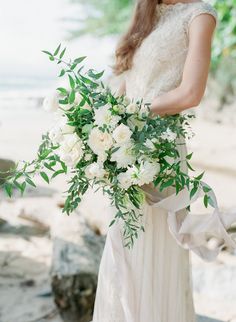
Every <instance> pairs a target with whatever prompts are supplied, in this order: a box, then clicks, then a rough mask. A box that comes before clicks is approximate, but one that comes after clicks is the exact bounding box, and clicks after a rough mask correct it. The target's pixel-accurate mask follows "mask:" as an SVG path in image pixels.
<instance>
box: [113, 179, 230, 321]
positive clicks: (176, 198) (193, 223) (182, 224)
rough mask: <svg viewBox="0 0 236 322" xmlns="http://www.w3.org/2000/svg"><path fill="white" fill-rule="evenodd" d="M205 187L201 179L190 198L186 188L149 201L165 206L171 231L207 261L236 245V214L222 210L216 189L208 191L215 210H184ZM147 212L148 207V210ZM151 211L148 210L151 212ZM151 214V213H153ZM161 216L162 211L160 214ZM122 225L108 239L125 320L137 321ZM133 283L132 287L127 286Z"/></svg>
mask: <svg viewBox="0 0 236 322" xmlns="http://www.w3.org/2000/svg"><path fill="white" fill-rule="evenodd" d="M203 186H208V185H207V184H206V183H204V182H203V181H201V185H200V186H199V188H198V190H197V192H196V194H195V195H194V196H193V197H192V198H191V199H190V194H189V190H188V189H187V188H186V189H183V190H182V191H180V192H179V193H178V194H177V195H176V194H175V193H174V194H171V195H170V196H168V197H166V198H163V199H162V200H160V201H158V202H152V203H151V204H148V203H147V204H146V206H147V207H148V208H149V210H150V209H151V207H155V208H162V209H165V210H166V211H167V221H168V225H169V230H170V233H171V234H172V236H173V237H174V238H175V240H176V241H177V243H178V244H179V245H180V246H181V247H183V248H184V249H189V250H191V251H193V252H194V253H196V254H197V255H198V256H200V257H201V258H202V259H203V260H206V261H212V260H214V259H215V258H216V257H217V255H218V254H219V252H220V251H221V249H222V248H223V247H225V246H228V247H232V248H236V241H235V239H234V238H235V237H236V234H229V233H228V231H227V230H228V229H229V228H230V226H231V225H232V223H234V222H236V213H232V214H223V213H221V212H220V211H219V208H218V204H217V199H216V196H215V193H214V192H213V190H210V191H209V192H207V194H208V195H209V196H210V197H211V200H212V202H213V206H214V207H213V208H214V210H213V212H212V213H210V214H205V215H195V214H192V213H189V212H187V211H184V212H182V213H181V210H184V209H185V208H186V207H188V206H189V205H191V204H192V203H193V202H194V201H196V200H197V199H198V198H200V197H202V196H203V195H204V192H203ZM146 196H147V197H150V200H151V199H153V195H152V194H151V193H150V194H149V192H148V191H146ZM145 211H146V210H145ZM146 215H149V213H148V210H147V214H146ZM150 215H151V212H150ZM156 215H157V216H158V212H157V214H156ZM118 228H119V225H118V227H117V225H113V226H112V227H110V230H109V232H108V235H107V238H108V241H107V242H108V243H109V244H110V246H111V252H112V254H111V260H112V263H113V265H114V269H115V271H116V273H117V281H118V283H119V284H118V285H119V290H118V293H119V297H120V303H121V306H122V309H123V314H124V322H136V319H137V317H136V311H137V309H136V307H135V303H134V299H135V294H133V293H134V292H135V287H134V286H135V285H134V281H133V275H132V271H131V270H130V268H129V262H128V260H127V258H128V257H127V252H129V251H131V252H132V249H131V250H127V249H125V247H124V246H123V238H122V229H121V230H120V229H118ZM211 238H214V239H216V240H217V243H214V247H209V245H208V244H209V240H210V239H211ZM127 285H129V288H128V287H127Z"/></svg>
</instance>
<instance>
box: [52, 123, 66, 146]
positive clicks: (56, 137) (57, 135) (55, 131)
mask: <svg viewBox="0 0 236 322" xmlns="http://www.w3.org/2000/svg"><path fill="white" fill-rule="evenodd" d="M49 139H50V140H51V141H52V143H54V144H58V143H60V142H61V141H62V140H63V135H62V132H61V129H60V128H59V127H58V126H55V127H53V128H52V129H51V130H50V132H49Z"/></svg>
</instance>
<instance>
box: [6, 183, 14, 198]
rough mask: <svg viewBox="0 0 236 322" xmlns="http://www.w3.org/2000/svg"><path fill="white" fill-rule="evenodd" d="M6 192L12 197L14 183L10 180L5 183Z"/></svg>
mask: <svg viewBox="0 0 236 322" xmlns="http://www.w3.org/2000/svg"><path fill="white" fill-rule="evenodd" d="M4 189H5V192H6V193H7V195H8V197H10V198H11V197H12V190H13V185H12V184H11V183H9V182H7V183H5V185H4Z"/></svg>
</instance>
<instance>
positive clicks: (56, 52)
mask: <svg viewBox="0 0 236 322" xmlns="http://www.w3.org/2000/svg"><path fill="white" fill-rule="evenodd" d="M60 49H61V44H60V45H59V46H58V47H57V49H56V50H55V51H54V56H56V55H57V54H58V53H59V50H60Z"/></svg>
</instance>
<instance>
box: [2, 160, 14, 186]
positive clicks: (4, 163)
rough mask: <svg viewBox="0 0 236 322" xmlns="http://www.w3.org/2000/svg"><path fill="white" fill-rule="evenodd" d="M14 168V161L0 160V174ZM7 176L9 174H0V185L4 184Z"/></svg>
mask: <svg viewBox="0 0 236 322" xmlns="http://www.w3.org/2000/svg"><path fill="white" fill-rule="evenodd" d="M14 166H15V162H14V161H12V160H8V159H0V172H7V171H9V170H11V169H12V168H14ZM8 175H9V173H8V174H3V173H0V184H3V183H4V182H5V180H6V177H7V176H8Z"/></svg>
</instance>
